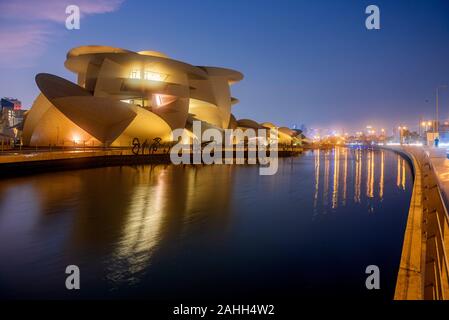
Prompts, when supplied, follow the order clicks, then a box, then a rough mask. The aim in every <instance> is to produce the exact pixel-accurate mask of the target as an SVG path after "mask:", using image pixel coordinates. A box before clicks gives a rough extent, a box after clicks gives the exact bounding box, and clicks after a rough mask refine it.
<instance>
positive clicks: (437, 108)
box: [435, 84, 447, 133]
mask: <svg viewBox="0 0 449 320" xmlns="http://www.w3.org/2000/svg"><path fill="white" fill-rule="evenodd" d="M444 88H447V85H445V84H444V85H441V86H438V87H437V89H436V93H437V94H436V116H437V118H436V123H435V133H438V131H439V128H438V125H439V115H438V112H439V94H440V89H444Z"/></svg>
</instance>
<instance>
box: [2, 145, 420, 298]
mask: <svg viewBox="0 0 449 320" xmlns="http://www.w3.org/2000/svg"><path fill="white" fill-rule="evenodd" d="M412 183H413V181H412V175H411V171H410V168H409V165H408V163H407V162H406V161H405V160H403V159H402V158H400V157H399V156H398V155H396V154H394V153H392V152H389V151H373V150H360V149H358V150H357V149H345V148H339V149H335V150H329V151H323V150H321V151H315V152H307V153H305V154H303V155H301V156H299V157H296V158H285V159H280V164H279V171H278V173H277V174H276V175H275V176H259V174H258V167H256V166H185V167H183V166H172V165H168V166H163V165H157V166H150V165H148V166H135V167H131V166H129V167H111V168H98V169H88V170H79V171H68V172H58V173H49V174H41V175H35V176H30V177H23V178H15V179H8V180H0V296H1V297H6V298H22V297H26V298H74V297H77V298H78V297H79V298H102V297H105V298H111V297H112V298H116V297H131V298H150V299H158V300H167V299H181V300H182V299H189V300H195V299H198V300H200V301H204V300H206V299H220V298H223V297H230V296H232V297H234V298H236V297H245V298H248V297H252V298H255V299H257V298H259V299H262V298H266V299H268V300H266V301H270V300H269V299H281V298H283V297H290V298H291V297H325V298H326V297H339V298H360V297H365V296H366V297H375V298H383V299H391V298H392V296H393V291H394V285H395V281H396V274H397V270H398V265H399V260H400V255H401V248H402V241H403V234H404V230H405V224H406V218H407V211H408V206H409V201H410V196H411V189H412ZM71 264H75V265H77V266H79V267H80V270H81V290H79V291H76V292H74V291H68V290H66V289H65V284H64V283H65V277H66V275H65V273H64V272H65V268H66V266H67V265H71ZM372 264H374V265H378V266H379V267H380V270H381V290H379V291H376V292H372V291H367V290H366V289H365V279H366V275H365V268H366V267H367V266H368V265H372Z"/></svg>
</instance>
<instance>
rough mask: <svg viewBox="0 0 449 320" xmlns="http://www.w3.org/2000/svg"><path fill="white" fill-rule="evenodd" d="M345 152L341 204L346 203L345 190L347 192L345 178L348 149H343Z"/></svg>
mask: <svg viewBox="0 0 449 320" xmlns="http://www.w3.org/2000/svg"><path fill="white" fill-rule="evenodd" d="M344 153H345V162H344V170H343V196H342V199H341V200H342V204H343V206H345V205H346V192H347V180H348V149H344Z"/></svg>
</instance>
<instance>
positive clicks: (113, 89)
mask: <svg viewBox="0 0 449 320" xmlns="http://www.w3.org/2000/svg"><path fill="white" fill-rule="evenodd" d="M65 67H66V68H67V69H69V70H70V71H72V72H74V73H76V74H77V84H75V83H72V82H70V81H67V80H65V79H63V78H60V77H58V76H55V75H51V74H38V75H37V76H36V83H37V85H38V87H39V89H40V90H41V94H39V96H38V97H37V98H36V100H35V101H34V104H33V106H32V108H31V110H30V111H29V112H27V113H26V115H25V122H24V130H23V141H24V144H26V145H31V146H49V145H56V146H64V145H74V144H84V145H88V146H113V147H116V146H117V147H126V146H130V145H131V144H132V141H133V139H134V138H139V139H141V141H144V140H149V141H151V140H152V139H155V138H161V139H162V141H171V133H172V130H174V129H179V128H183V129H185V130H187V131H188V132H190V131H191V128H192V122H193V121H194V120H199V121H201V122H202V128H203V129H207V128H218V129H221V130H222V129H228V128H236V127H238V121H237V120H236V119H235V117H234V116H233V115H232V112H231V107H232V105H234V104H236V103H237V102H238V99H236V98H233V97H232V96H231V90H230V86H231V85H232V84H234V83H236V82H238V81H240V80H242V79H243V75H242V74H241V73H240V72H238V71H235V70H231V69H225V68H218V67H205V66H193V65H190V64H187V63H184V62H181V61H177V60H173V59H170V58H169V57H167V56H166V55H164V54H162V53H159V52H154V51H141V52H133V51H129V50H125V49H119V48H113V47H106V46H82V47H77V48H74V49H72V50H70V51H69V52H68V54H67V60H66V61H65ZM288 130H289V129H288ZM280 131H281V130H280ZM291 133H292V132H288V133H287V134H291ZM280 135H282V133H280Z"/></svg>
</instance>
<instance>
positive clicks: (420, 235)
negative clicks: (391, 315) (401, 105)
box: [392, 146, 449, 300]
mask: <svg viewBox="0 0 449 320" xmlns="http://www.w3.org/2000/svg"><path fill="white" fill-rule="evenodd" d="M392 149H394V150H395V151H396V152H399V153H401V154H403V155H404V156H406V157H408V158H409V159H410V160H411V163H412V166H413V170H414V187H413V193H412V199H411V202H410V209H409V213H408V219H407V227H406V231H405V235H404V243H403V250H402V257H401V262H400V268H399V272H398V279H397V283H396V290H395V299H396V300H422V299H425V300H447V299H449V272H448V267H449V264H448V249H449V223H448V221H449V217H448V210H447V207H448V199H449V197H448V196H449V159H447V158H446V150H445V149H435V148H427V147H409V146H403V147H395V148H392Z"/></svg>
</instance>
